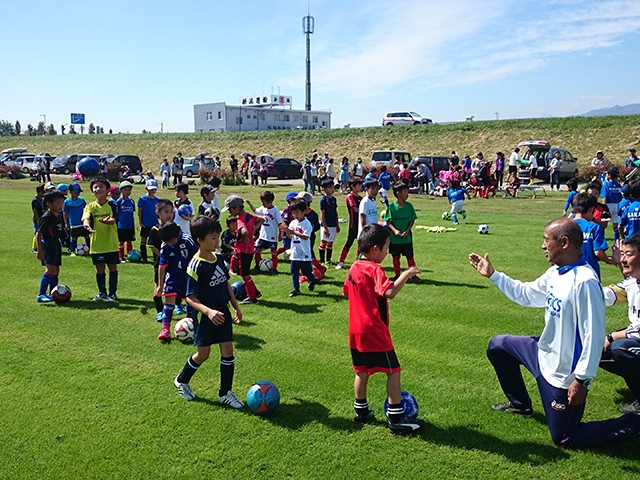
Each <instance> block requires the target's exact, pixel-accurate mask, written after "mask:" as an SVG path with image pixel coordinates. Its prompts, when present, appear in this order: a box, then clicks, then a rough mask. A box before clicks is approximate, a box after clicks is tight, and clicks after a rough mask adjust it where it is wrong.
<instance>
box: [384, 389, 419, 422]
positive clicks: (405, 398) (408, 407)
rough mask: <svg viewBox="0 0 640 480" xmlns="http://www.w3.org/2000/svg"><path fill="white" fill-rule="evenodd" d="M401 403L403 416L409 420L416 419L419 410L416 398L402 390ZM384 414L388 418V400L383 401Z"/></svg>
mask: <svg viewBox="0 0 640 480" xmlns="http://www.w3.org/2000/svg"><path fill="white" fill-rule="evenodd" d="M400 401H401V403H402V406H403V407H404V416H405V417H407V418H410V419H411V420H415V419H416V418H418V413H419V412H420V408H419V406H418V401H417V400H416V397H414V396H413V395H411V394H410V393H409V392H407V391H406V390H402V397H401V400H400ZM384 413H385V415H387V416H389V399H388V398H387V399H385V401H384Z"/></svg>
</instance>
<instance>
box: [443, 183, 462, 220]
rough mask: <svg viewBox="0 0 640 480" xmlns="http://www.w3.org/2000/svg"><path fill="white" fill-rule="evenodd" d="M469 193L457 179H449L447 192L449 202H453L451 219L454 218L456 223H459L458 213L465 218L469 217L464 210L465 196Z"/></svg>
mask: <svg viewBox="0 0 640 480" xmlns="http://www.w3.org/2000/svg"><path fill="white" fill-rule="evenodd" d="M466 194H467V191H466V190H465V189H464V188H462V187H461V186H460V182H457V181H455V180H450V181H449V192H448V193H447V197H448V198H449V203H450V204H451V219H452V220H453V224H454V225H458V224H459V223H460V222H458V213H460V214H461V215H462V217H463V218H466V217H467V214H466V213H465V212H464V197H465V195H466Z"/></svg>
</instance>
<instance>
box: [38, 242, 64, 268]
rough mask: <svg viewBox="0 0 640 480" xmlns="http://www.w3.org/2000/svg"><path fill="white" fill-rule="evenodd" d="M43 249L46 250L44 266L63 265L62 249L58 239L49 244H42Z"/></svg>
mask: <svg viewBox="0 0 640 480" xmlns="http://www.w3.org/2000/svg"><path fill="white" fill-rule="evenodd" d="M42 248H43V249H44V260H43V261H42V265H55V266H58V267H59V266H60V265H62V247H61V246H60V241H59V240H58V239H57V238H52V239H51V240H50V241H48V242H47V243H45V242H42Z"/></svg>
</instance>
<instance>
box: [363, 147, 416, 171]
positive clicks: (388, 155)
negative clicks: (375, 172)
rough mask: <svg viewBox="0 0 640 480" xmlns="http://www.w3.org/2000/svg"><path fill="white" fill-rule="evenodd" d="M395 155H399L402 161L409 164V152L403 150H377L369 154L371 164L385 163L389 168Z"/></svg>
mask: <svg viewBox="0 0 640 480" xmlns="http://www.w3.org/2000/svg"><path fill="white" fill-rule="evenodd" d="M396 155H400V159H401V160H402V163H406V164H409V163H410V162H411V154H410V153H409V152H406V151H404V150H377V151H375V152H373V154H372V155H371V166H372V167H380V166H382V165H386V166H387V168H389V167H391V165H393V162H394V161H395V158H396Z"/></svg>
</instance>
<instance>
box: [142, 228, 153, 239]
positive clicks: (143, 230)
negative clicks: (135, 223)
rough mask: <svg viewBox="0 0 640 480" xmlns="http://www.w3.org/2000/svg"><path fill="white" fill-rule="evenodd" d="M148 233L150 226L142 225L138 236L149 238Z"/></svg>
mask: <svg viewBox="0 0 640 480" xmlns="http://www.w3.org/2000/svg"><path fill="white" fill-rule="evenodd" d="M150 233H151V227H142V228H141V229H140V236H141V237H143V238H149V234H150Z"/></svg>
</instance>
